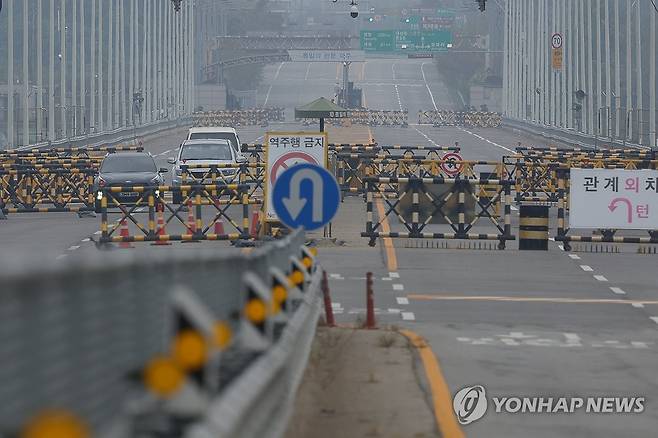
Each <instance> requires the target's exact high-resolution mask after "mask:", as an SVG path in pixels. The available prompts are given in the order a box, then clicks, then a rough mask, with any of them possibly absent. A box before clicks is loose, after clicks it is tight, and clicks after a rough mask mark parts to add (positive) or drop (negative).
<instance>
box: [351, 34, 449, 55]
mask: <svg viewBox="0 0 658 438" xmlns="http://www.w3.org/2000/svg"><path fill="white" fill-rule="evenodd" d="M451 44H452V32H451V31H449V30H432V31H427V30H377V31H369V30H363V31H361V49H362V50H364V51H366V52H401V51H404V52H416V51H422V52H443V51H446V50H448V48H449V46H450V45H451Z"/></svg>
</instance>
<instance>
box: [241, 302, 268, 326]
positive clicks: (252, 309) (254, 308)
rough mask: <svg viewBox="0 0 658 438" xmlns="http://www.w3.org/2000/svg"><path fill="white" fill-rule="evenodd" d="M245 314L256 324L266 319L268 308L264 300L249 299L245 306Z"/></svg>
mask: <svg viewBox="0 0 658 438" xmlns="http://www.w3.org/2000/svg"><path fill="white" fill-rule="evenodd" d="M244 314H245V316H246V317H247V319H248V320H249V321H251V322H253V323H254V324H261V323H262V322H263V321H265V317H266V316H267V308H266V307H265V303H263V301H261V300H258V299H252V300H249V302H248V303H247V305H246V306H245V309H244Z"/></svg>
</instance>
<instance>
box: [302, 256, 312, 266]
mask: <svg viewBox="0 0 658 438" xmlns="http://www.w3.org/2000/svg"><path fill="white" fill-rule="evenodd" d="M302 264H303V265H304V266H305V267H306V268H310V267H311V266H313V260H311V258H310V257H304V258H303V259H302Z"/></svg>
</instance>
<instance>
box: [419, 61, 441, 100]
mask: <svg viewBox="0 0 658 438" xmlns="http://www.w3.org/2000/svg"><path fill="white" fill-rule="evenodd" d="M425 64H428V63H427V62H423V63H422V64H420V72H421V73H422V74H423V82H425V87H427V92H428V93H430V99H432V105H434V111H438V108H437V106H436V102H435V101H434V95H433V94H432V90H431V89H430V86H429V84H428V83H427V79H425V70H424V69H423V67H425Z"/></svg>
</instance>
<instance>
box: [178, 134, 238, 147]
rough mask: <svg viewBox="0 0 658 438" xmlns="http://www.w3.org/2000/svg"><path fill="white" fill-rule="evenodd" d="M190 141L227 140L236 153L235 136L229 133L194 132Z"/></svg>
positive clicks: (236, 143)
mask: <svg viewBox="0 0 658 438" xmlns="http://www.w3.org/2000/svg"><path fill="white" fill-rule="evenodd" d="M190 140H228V141H229V142H230V143H231V146H233V149H235V150H236V151H237V150H238V146H239V145H238V139H237V137H236V135H235V134H233V133H231V132H194V133H192V134H190Z"/></svg>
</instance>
